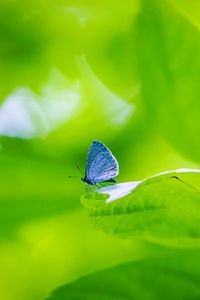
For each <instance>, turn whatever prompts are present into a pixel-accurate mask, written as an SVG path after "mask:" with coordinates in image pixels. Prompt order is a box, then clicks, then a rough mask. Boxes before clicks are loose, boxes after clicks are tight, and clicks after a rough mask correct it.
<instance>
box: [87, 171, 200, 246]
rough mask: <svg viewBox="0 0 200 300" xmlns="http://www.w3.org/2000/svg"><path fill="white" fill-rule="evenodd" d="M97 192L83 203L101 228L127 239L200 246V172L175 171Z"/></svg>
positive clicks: (90, 194)
mask: <svg viewBox="0 0 200 300" xmlns="http://www.w3.org/2000/svg"><path fill="white" fill-rule="evenodd" d="M127 186H128V188H127ZM96 191H98V193H97V192H96V193H94V192H89V193H87V194H86V195H85V196H83V197H82V203H83V204H84V205H85V206H86V207H87V208H88V209H89V215H90V217H91V218H92V221H93V222H94V224H95V226H96V227H97V228H101V229H102V230H104V231H106V232H109V233H113V234H117V235H119V236H120V237H126V238H127V237H128V238H130V237H140V238H144V239H147V240H151V241H155V242H159V243H166V244H169V245H171V244H173V245H176V246H193V245H198V246H199V245H200V243H199V242H200V224H199V213H200V172H192V171H190V170H188V171H186V172H184V170H183V171H181V170H180V171H177V172H175V171H171V172H168V173H166V174H161V175H159V174H158V175H156V176H153V177H150V178H147V179H145V180H142V181H138V182H132V183H131V182H130V183H123V184H119V185H117V184H116V185H112V186H107V187H106V188H105V187H104V188H101V189H99V190H96ZM102 193H104V194H102ZM106 194H109V195H110V196H108V195H106Z"/></svg>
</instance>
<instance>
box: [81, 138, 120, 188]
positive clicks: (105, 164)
mask: <svg viewBox="0 0 200 300" xmlns="http://www.w3.org/2000/svg"><path fill="white" fill-rule="evenodd" d="M118 174H119V165H118V162H117V160H116V158H115V157H114V155H113V154H112V152H111V151H110V150H109V149H108V148H107V147H106V146H105V145H104V144H103V143H102V142H99V141H93V142H92V145H91V146H90V149H89V152H88V156H87V163H86V170H85V177H84V178H81V180H82V181H83V182H86V183H87V185H96V184H99V183H101V182H105V181H107V182H116V179H115V177H116V176H117V175H118Z"/></svg>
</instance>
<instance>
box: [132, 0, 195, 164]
mask: <svg viewBox="0 0 200 300" xmlns="http://www.w3.org/2000/svg"><path fill="white" fill-rule="evenodd" d="M135 31H136V38H135V44H136V57H137V62H138V71H139V76H140V78H141V82H142V96H143V99H144V101H145V103H146V105H147V106H146V107H147V114H148V117H149V119H150V120H151V122H152V123H153V124H154V126H156V127H157V128H158V129H159V130H161V131H162V132H163V133H164V135H165V136H166V137H167V138H168V139H169V140H170V141H171V142H172V143H173V144H174V145H175V146H176V147H177V148H178V149H179V150H180V151H182V152H183V153H184V154H187V155H188V156H189V157H191V158H193V159H195V160H197V161H198V162H199V151H200V142H199V139H198V138H197V136H198V134H199V131H200V104H199V103H200V102H199V99H198V95H199V93H200V86H199V83H198V80H197V78H198V74H199V68H200V65H199V64H200V60H199V53H200V33H199V29H198V28H197V27H196V26H195V25H194V23H193V22H191V23H190V22H188V20H187V19H186V18H185V15H184V14H183V15H182V14H181V12H177V11H174V9H173V7H172V6H171V5H167V4H166V3H165V2H164V3H163V2H160V1H151V2H150V1H148V0H147V1H146V0H145V1H143V5H142V9H141V13H140V15H139V16H138V19H137V24H136V29H135ZM191 116H192V118H191ZM180 133H181V134H180Z"/></svg>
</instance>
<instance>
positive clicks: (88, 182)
mask: <svg viewBox="0 0 200 300" xmlns="http://www.w3.org/2000/svg"><path fill="white" fill-rule="evenodd" d="M81 180H82V181H83V182H85V183H87V184H88V185H93V184H94V183H93V182H92V181H91V180H89V179H88V178H87V177H86V176H85V177H83V178H81Z"/></svg>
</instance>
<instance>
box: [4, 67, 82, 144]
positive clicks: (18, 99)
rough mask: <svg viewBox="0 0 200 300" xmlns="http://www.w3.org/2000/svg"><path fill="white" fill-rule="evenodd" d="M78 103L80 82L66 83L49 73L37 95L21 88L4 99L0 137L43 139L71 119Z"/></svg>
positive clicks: (55, 73) (60, 75)
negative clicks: (47, 80) (47, 79)
mask: <svg viewBox="0 0 200 300" xmlns="http://www.w3.org/2000/svg"><path fill="white" fill-rule="evenodd" d="M80 100H81V97H80V82H79V81H76V82H70V81H68V80H67V79H66V77H65V76H63V75H62V74H61V73H60V72H59V71H57V70H53V71H52V73H51V74H50V78H49V82H48V83H47V84H46V85H45V86H43V87H42V91H41V94H40V95H36V94H34V93H33V92H32V91H31V89H29V88H26V87H23V88H19V89H17V90H15V91H14V92H13V94H11V95H10V96H8V97H7V98H6V99H5V101H4V103H3V104H2V105H1V106H0V135H5V136H10V137H19V138H25V139H31V138H34V137H45V136H47V135H48V133H49V132H51V131H52V130H54V129H56V128H58V127H59V126H61V125H62V124H64V123H66V122H67V121H69V120H70V119H71V118H73V117H74V115H75V114H76V113H77V110H78V108H79V106H80Z"/></svg>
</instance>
